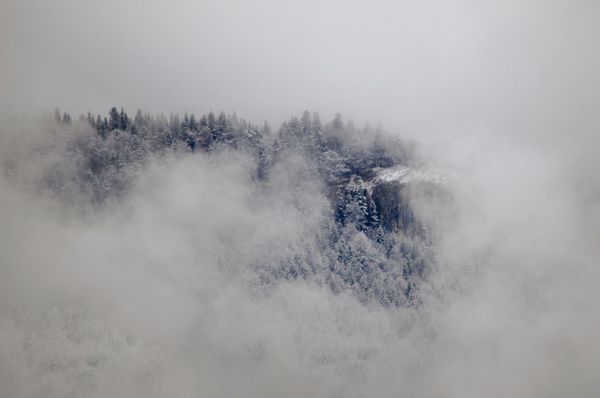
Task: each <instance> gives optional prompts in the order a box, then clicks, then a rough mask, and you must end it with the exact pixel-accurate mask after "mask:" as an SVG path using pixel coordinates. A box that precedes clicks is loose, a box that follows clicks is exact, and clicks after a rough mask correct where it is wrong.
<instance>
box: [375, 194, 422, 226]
mask: <svg viewBox="0 0 600 398" xmlns="http://www.w3.org/2000/svg"><path fill="white" fill-rule="evenodd" d="M373 202H375V206H376V207H377V211H378V213H379V219H380V222H381V226H382V227H383V229H384V230H385V231H387V232H394V231H398V230H402V231H404V232H405V233H407V232H409V231H413V230H415V229H417V227H416V220H415V215H414V213H413V211H412V209H411V207H410V203H409V188H408V187H407V186H406V185H403V184H400V183H398V182H382V183H379V184H377V185H375V186H374V187H373Z"/></svg>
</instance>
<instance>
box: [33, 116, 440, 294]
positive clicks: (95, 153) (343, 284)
mask: <svg viewBox="0 0 600 398" xmlns="http://www.w3.org/2000/svg"><path fill="white" fill-rule="evenodd" d="M53 119H54V120H52V121H51V128H50V130H52V131H54V132H55V133H56V134H58V135H62V136H61V137H62V138H56V139H49V141H48V143H49V144H48V145H49V146H50V147H51V149H48V148H46V149H43V151H44V152H46V153H50V152H52V151H54V152H62V153H67V154H68V156H66V157H63V158H62V159H61V160H60V161H57V162H56V163H49V164H48V165H47V166H45V167H44V169H45V170H46V173H45V175H44V177H43V183H42V184H41V186H43V187H45V188H46V189H50V190H51V191H52V192H54V193H55V194H57V195H58V196H59V197H60V198H61V199H64V200H65V201H67V202H69V201H72V200H79V201H81V198H89V203H91V204H92V205H94V206H101V205H103V204H104V203H106V202H107V201H114V200H119V198H120V197H121V196H122V195H124V194H125V193H126V192H127V191H128V187H129V186H130V185H131V183H132V182H133V181H135V179H136V178H137V176H138V175H139V174H140V173H141V172H142V170H144V165H145V164H146V163H147V161H148V160H149V159H150V158H152V157H157V156H158V157H161V156H165V155H167V154H177V153H188V154H190V155H192V156H193V155H194V154H195V153H198V154H201V153H211V152H218V151H224V150H225V151H241V152H244V153H245V154H246V155H248V157H249V159H254V163H253V166H251V167H253V168H254V170H253V171H251V174H252V176H253V178H254V180H255V182H256V183H257V184H265V185H267V186H268V185H269V183H270V179H271V173H272V172H273V171H274V170H275V168H276V167H277V166H278V165H280V164H282V162H285V161H286V160H287V159H290V158H292V157H294V156H296V157H299V158H301V159H303V160H302V164H303V166H302V167H307V170H310V172H309V175H308V176H303V175H302V173H299V174H296V173H295V172H291V173H288V175H286V178H289V179H301V178H309V179H313V178H314V179H317V180H320V182H321V185H322V187H323V190H324V192H323V194H324V195H325V196H326V197H327V198H328V199H329V201H330V203H331V211H330V216H329V217H328V218H327V219H325V220H323V225H322V230H321V231H315V239H317V236H319V237H321V238H318V239H317V242H316V243H315V245H316V246H317V247H319V253H318V257H320V258H321V260H320V261H321V263H320V264H318V265H317V264H315V261H316V260H315V252H314V251H312V250H310V249H308V248H307V251H306V253H300V254H296V255H294V256H291V257H290V258H289V259H284V260H282V261H281V262H280V263H278V264H275V265H272V264H271V265H269V267H271V268H270V269H271V271H270V272H268V273H264V274H263V275H265V278H266V277H267V275H270V278H273V279H272V280H271V281H272V282H273V281H274V282H273V283H276V281H277V280H278V278H309V277H311V275H315V274H318V275H324V278H325V279H326V280H327V281H328V283H329V284H330V285H331V287H332V289H333V290H334V291H341V290H344V289H350V290H352V291H354V292H355V293H357V294H358V295H359V297H362V298H364V299H365V300H368V299H371V298H375V299H377V300H379V301H380V302H382V303H384V304H386V305H403V304H406V303H412V302H414V300H415V299H414V297H415V296H414V288H415V286H416V285H417V284H418V280H419V279H420V278H422V277H423V275H424V273H425V272H426V269H427V264H429V263H430V262H431V261H432V256H431V242H430V240H429V236H428V235H427V231H426V230H425V229H424V228H422V226H421V224H420V223H419V221H418V220H417V219H416V218H415V216H414V213H413V211H412V207H411V205H410V202H409V200H408V194H407V193H405V192H404V188H403V187H401V186H397V185H393V184H374V176H375V175H376V173H377V171H378V170H380V169H381V168H387V167H392V166H395V165H406V166H410V165H414V164H415V162H416V158H415V155H414V149H413V147H412V145H411V144H410V143H407V142H405V141H402V140H400V139H398V138H397V137H394V136H391V135H387V134H385V133H384V132H383V131H381V130H379V129H376V128H371V127H369V126H365V127H362V128H357V127H356V126H354V124H353V123H352V122H347V121H344V120H343V119H342V117H341V116H340V115H336V116H335V117H334V118H333V120H331V121H328V122H325V123H323V122H322V121H321V118H320V116H319V114H318V113H310V112H304V113H303V114H302V115H301V116H300V117H292V118H290V119H289V120H287V121H286V122H284V123H282V124H281V126H279V128H278V129H277V130H276V131H272V129H271V127H270V126H269V125H268V124H267V123H263V124H261V125H257V124H253V123H250V122H247V121H245V120H243V119H241V118H238V117H237V116H236V115H235V114H230V115H227V114H225V113H223V112H220V113H218V114H215V113H213V112H209V113H207V114H204V115H201V116H199V117H197V116H195V115H194V114H188V113H185V114H183V116H181V115H178V114H173V115H169V116H165V115H163V114H158V115H151V114H148V113H143V112H141V111H137V112H136V114H135V115H134V116H133V117H130V116H129V115H128V114H127V113H126V112H125V110H124V109H121V110H118V109H117V108H116V107H113V108H111V109H110V110H109V112H108V114H107V115H106V116H101V115H92V114H87V115H81V116H80V117H79V118H78V119H77V120H76V121H74V120H73V119H72V118H71V116H70V115H69V113H61V112H60V111H58V110H57V111H56V112H55V115H54V118H53ZM51 136H52V135H51ZM57 146H58V147H57ZM64 158H67V159H68V163H67V164H65V161H64ZM251 165H252V164H251ZM289 194H290V195H292V196H293V195H294V193H293V192H290V193H289ZM298 201H299V202H301V201H302V199H300V198H298ZM300 205H301V203H300ZM256 266H257V267H259V268H260V267H266V266H267V265H264V264H262V265H261V264H258V265H256ZM268 283H271V282H268Z"/></svg>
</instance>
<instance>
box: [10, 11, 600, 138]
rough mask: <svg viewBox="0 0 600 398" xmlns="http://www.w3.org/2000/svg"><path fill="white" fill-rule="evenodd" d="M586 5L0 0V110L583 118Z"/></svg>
mask: <svg viewBox="0 0 600 398" xmlns="http://www.w3.org/2000/svg"><path fill="white" fill-rule="evenodd" d="M599 11H600V5H599V3H598V2H595V1H585V0H580V1H555V0H551V1H527V2H523V1H514V0H509V1H492V2H481V1H473V0H458V1H453V2H447V1H437V0H430V1H386V0H374V1H368V2H367V1H341V0H325V1H317V0H307V1H302V2H291V1H274V0H256V1H251V2H250V1H242V0H220V1H208V0H205V1H190V0H174V1H169V2H159V1H156V0H149V1H115V0H108V1H103V2H91V1H76V0H60V1H53V2H48V1H43V0H23V1H17V0H3V1H2V2H1V3H0V20H1V21H0V22H1V23H0V30H1V31H0V37H1V38H0V60H1V61H0V63H1V69H0V71H1V74H0V84H1V87H2V95H1V103H0V104H1V105H2V107H3V108H4V109H5V110H8V109H10V110H14V109H17V110H19V109H22V108H24V107H26V108H28V109H31V108H42V109H46V110H52V109H54V107H55V106H60V107H61V108H64V109H67V110H71V111H72V112H75V113H77V112H85V111H87V110H91V111H93V112H106V110H107V109H108V108H109V107H110V106H112V105H117V106H125V107H126V108H127V109H129V110H130V111H134V110H135V109H137V108H142V109H144V110H148V111H153V112H154V111H164V112H182V111H186V110H187V111H192V112H204V111H207V110H210V109H213V110H221V109H222V110H225V111H234V110H235V111H237V113H238V114H239V115H240V116H243V117H245V118H248V119H251V120H256V121H260V120H262V119H269V120H272V121H273V122H278V121H280V120H281V119H283V118H287V117H289V116H290V115H292V114H298V113H299V112H301V111H302V110H304V109H310V110H318V111H321V112H322V113H323V114H324V116H325V117H328V116H330V115H331V114H333V112H337V111H339V112H341V113H342V114H343V115H345V116H346V117H348V118H353V119H354V120H355V121H357V122H363V121H365V120H366V119H369V120H370V121H371V122H378V121H381V122H382V123H383V124H384V125H385V126H387V127H389V128H391V129H398V130H401V131H403V132H404V133H405V134H406V133H410V134H415V133H416V132H419V134H422V133H425V132H426V131H440V130H459V129H465V128H466V129H469V128H481V127H486V128H487V127H489V128H499V127H500V128H507V129H512V130H514V129H517V128H527V129H528V130H534V129H546V130H547V129H548V127H552V128H553V129H555V128H556V126H557V125H561V124H563V125H568V126H573V123H582V122H583V120H585V123H589V119H590V118H589V116H590V115H593V114H594V113H595V112H597V111H598V109H597V108H598V103H599V101H598V92H599V90H598V88H599V86H600V79H599V77H598V74H597V73H596V71H597V70H598V69H599V67H600V58H599V57H598V51H597V48H596V47H597V38H598V33H599V32H598V30H599V28H598V24H597V21H598V17H599ZM582 116H583V117H582ZM549 125H550V126H549Z"/></svg>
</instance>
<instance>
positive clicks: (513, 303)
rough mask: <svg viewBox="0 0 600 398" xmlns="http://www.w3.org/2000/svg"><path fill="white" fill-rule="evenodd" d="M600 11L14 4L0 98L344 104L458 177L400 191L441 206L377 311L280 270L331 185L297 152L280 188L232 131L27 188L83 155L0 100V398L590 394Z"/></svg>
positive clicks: (379, 4)
mask: <svg viewBox="0 0 600 398" xmlns="http://www.w3.org/2000/svg"><path fill="white" fill-rule="evenodd" d="M598 11H600V10H599V9H598V4H596V3H595V2H592V1H575V2H567V1H545V2H541V1H539V2H538V1H529V2H527V3H523V2H516V1H503V2H490V3H487V4H483V3H480V2H475V1H462V0H461V1H457V2H453V3H452V4H450V3H448V2H441V1H429V2H418V3H417V2H391V1H390V2H388V1H383V0H377V1H375V2H369V3H368V4H367V3H366V2H353V1H345V2H342V1H325V2H317V1H307V2H302V3H291V2H275V1H270V0H260V1H255V2H251V3H248V2H243V1H233V0H227V1H219V2H192V1H183V0H179V1H175V2H170V3H169V4H168V5H167V3H160V2H154V1H147V2H143V3H142V2H139V3H138V2H133V1H131V2H115V1H107V2H103V3H102V4H100V3H97V4H96V3H93V4H92V3H86V2H76V1H70V0H64V1H58V2H44V1H37V0H31V1H11V0H8V1H3V2H2V3H1V4H0V106H1V107H2V112H1V114H2V115H3V116H14V115H17V116H18V117H22V115H23V114H24V113H39V112H48V111H52V110H53V109H54V107H56V106H60V107H61V109H64V110H68V111H71V112H72V113H73V114H77V113H78V112H87V111H88V110H90V111H93V112H106V110H107V109H108V108H109V107H111V106H113V105H114V106H119V107H120V106H125V107H127V108H128V109H136V108H142V109H144V110H147V111H151V112H183V111H186V110H187V111H194V112H204V111H208V110H211V109H212V110H215V111H218V110H224V111H226V112H234V111H235V112H237V113H238V114H239V115H240V116H243V117H246V118H248V119H251V120H254V121H256V122H261V121H262V120H264V119H266V120H269V121H270V122H272V123H274V124H276V123H278V122H280V121H281V120H284V119H286V118H288V117H289V116H291V115H293V114H298V113H299V112H301V111H302V110H304V109H311V110H313V109H314V110H318V111H320V112H322V114H323V115H324V116H325V117H331V116H332V115H333V114H334V113H335V112H341V113H343V114H344V115H345V116H346V117H347V118H350V119H354V120H355V121H356V122H358V123H365V122H371V123H373V124H376V123H378V122H380V123H382V124H383V126H384V127H385V128H386V130H388V131H389V132H390V133H391V134H396V135H399V136H406V137H413V138H416V139H417V140H418V141H419V151H420V155H421V157H422V158H423V159H424V161H425V163H426V165H427V166H428V167H435V168H440V169H445V170H452V171H453V172H454V173H456V175H457V178H455V179H453V180H452V181H451V182H450V183H448V184H447V185H446V186H445V189H447V190H448V192H449V193H450V195H449V196H448V197H449V198H451V200H450V199H449V200H447V201H442V202H433V203H432V202H428V201H425V200H422V199H423V198H419V197H417V198H414V207H415V209H416V211H417V212H418V214H419V215H420V216H421V217H423V218H424V219H428V220H431V221H432V223H433V224H435V225H436V230H435V231H434V232H435V252H436V253H435V254H436V259H437V261H436V263H435V264H434V265H433V266H432V267H433V268H432V269H431V270H430V272H429V273H428V278H427V279H426V280H424V281H423V283H422V286H421V287H420V290H419V298H420V304H419V305H418V306H399V307H386V306H383V305H380V304H378V303H376V302H366V303H365V302H362V301H361V300H359V299H358V298H357V297H356V296H355V295H353V294H352V293H351V292H346V291H342V292H334V291H332V290H331V289H329V288H328V287H327V285H326V283H324V281H322V280H319V278H318V277H316V278H313V279H306V280H304V279H290V280H287V279H284V280H277V279H276V278H274V277H273V276H272V275H273V274H272V272H271V271H272V270H270V268H269V267H271V265H272V264H276V263H278V262H279V261H281V260H283V259H285V258H291V257H293V256H303V255H305V254H306V253H307V252H308V253H312V254H313V255H314V256H313V257H312V258H311V261H312V262H314V264H315V267H317V268H318V267H319V266H321V264H323V263H324V262H323V260H322V258H320V252H319V249H320V248H319V243H318V241H319V238H320V237H319V236H317V234H318V231H319V225H321V223H322V222H323V220H324V219H325V218H326V217H327V216H328V211H329V210H330V209H329V204H328V202H327V198H326V197H325V196H324V195H323V193H322V186H321V185H320V184H321V182H320V181H319V180H318V179H316V178H314V175H313V172H312V171H311V169H310V165H307V164H305V162H304V161H303V160H302V159H301V158H295V157H290V158H289V159H285V160H284V161H282V162H281V163H280V164H278V165H277V167H276V168H275V169H274V170H273V172H272V174H271V180H270V183H269V186H268V189H262V188H261V187H259V186H258V185H257V184H256V183H255V182H254V181H253V177H252V175H251V173H250V171H249V170H250V167H249V166H248V165H249V164H250V163H251V160H250V159H249V158H248V157H247V156H245V155H243V154H240V153H237V152H234V151H231V152H228V151H225V152H220V153H214V154H198V155H195V154H186V155H181V156H175V155H173V156H166V157H165V158H160V159H158V158H157V159H153V160H151V161H150V162H149V164H148V166H147V167H145V168H144V169H143V170H142V171H141V172H140V173H139V174H138V175H136V176H135V179H134V183H133V185H132V188H131V190H130V191H128V192H127V194H126V196H125V197H124V198H122V200H120V201H117V202H114V203H112V202H111V203H108V204H107V205H106V206H103V207H99V208H93V209H86V208H85V206H86V204H85V203H86V202H85V200H86V199H85V197H78V196H75V197H73V203H70V204H65V203H64V202H62V201H61V200H60V198H57V197H56V196H53V195H51V194H49V193H47V192H43V191H39V190H38V189H36V186H37V185H38V184H39V181H40V178H41V177H40V176H41V174H42V173H43V172H44V170H47V169H48V168H49V167H51V166H52V167H54V165H56V164H57V163H59V164H61V165H62V164H64V167H65V168H68V167H74V166H73V165H77V163H76V162H75V163H73V162H72V158H71V157H70V156H72V155H71V154H70V153H68V152H67V151H66V150H65V149H64V148H62V147H60V146H57V147H56V148H54V147H53V148H54V149H53V150H52V152H51V154H50V155H47V154H46V155H44V156H38V155H39V154H40V152H39V148H44V147H45V146H46V145H47V143H48V141H49V140H52V139H54V138H53V137H54V136H52V137H49V136H48V135H47V133H46V130H45V128H44V126H43V124H42V127H40V124H39V123H37V122H34V123H30V124H27V123H21V122H15V121H14V120H12V121H10V122H8V121H6V122H4V121H3V122H2V125H0V131H1V133H0V161H1V162H0V163H2V167H3V170H2V173H1V174H0V364H2V365H1V366H0V396H6V397H39V396H48V397H63V396H94V397H106V396H140V397H141V396H143V397H154V396H155V397H162V396H168V395H171V396H182V397H186V396H209V397H242V396H243V397H279V396H297V397H306V396H318V397H320V396H323V397H354V396H356V397H366V396H370V397H388V396H420V397H481V396H486V397H506V396H515V397H563V396H566V395H570V396H578V397H595V396H597V395H598V391H599V390H600V386H599V382H598V378H597V373H598V371H599V370H600V359H599V358H600V346H599V345H598V342H597V331H598V330H600V311H599V308H598V303H599V302H600V293H599V292H598V288H597V286H598V284H599V283H600V268H598V262H599V259H600V242H599V237H600V181H599V179H598V176H597V170H599V169H600V164H599V161H598V156H597V153H598V151H599V150H600V138H598V137H599V136H598V127H600V126H599V122H598V117H597V115H598V114H600V109H598V106H599V105H598V104H600V98H599V94H600V91H599V89H600V87H599V84H600V81H599V77H598V74H597V73H596V71H597V70H598V68H599V67H600V65H599V63H600V57H599V54H598V50H597V49H596V45H595V44H596V43H595V42H596V39H597V37H598V34H599V33H600V32H598V29H599V28H598V25H597V23H596V21H597V18H598V17H599V15H598V14H599V12H598ZM15 123H16V125H17V126H18V127H15ZM64 134H65V137H66V138H67V139H68V138H69V136H68V134H69V133H68V132H67V133H64ZM15 159H16V160H15ZM13 161H16V162H17V163H16V164H17V166H18V167H16V170H17V171H16V172H15V173H13V172H9V171H7V170H8V168H7V166H6V165H7V164H9V163H10V164H11V165H13V163H12V162H13ZM68 192H70V191H68ZM73 204H75V206H72V205H73ZM82 209H83V210H82Z"/></svg>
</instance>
